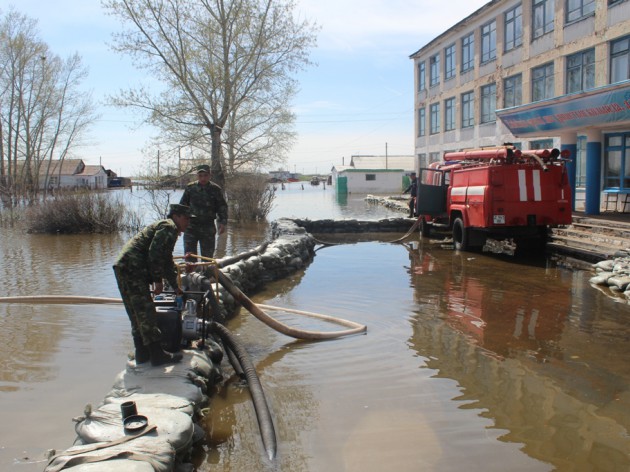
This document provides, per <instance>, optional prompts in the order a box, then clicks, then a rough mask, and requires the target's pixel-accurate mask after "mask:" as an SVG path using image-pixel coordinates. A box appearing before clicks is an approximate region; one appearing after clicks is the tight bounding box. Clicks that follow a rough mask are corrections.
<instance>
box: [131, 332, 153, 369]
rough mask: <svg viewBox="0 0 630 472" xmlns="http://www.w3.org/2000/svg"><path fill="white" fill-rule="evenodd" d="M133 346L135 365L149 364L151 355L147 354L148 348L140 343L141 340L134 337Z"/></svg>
mask: <svg viewBox="0 0 630 472" xmlns="http://www.w3.org/2000/svg"><path fill="white" fill-rule="evenodd" d="M133 345H134V346H135V347H136V355H135V358H136V365H138V364H144V363H145V362H149V361H150V360H151V353H150V352H149V348H148V347H147V346H145V345H144V343H143V342H142V338H140V337H134V338H133Z"/></svg>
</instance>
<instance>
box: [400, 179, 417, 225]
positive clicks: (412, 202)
mask: <svg viewBox="0 0 630 472" xmlns="http://www.w3.org/2000/svg"><path fill="white" fill-rule="evenodd" d="M409 178H410V179H411V183H410V184H409V187H407V188H406V189H405V191H404V192H403V193H407V192H409V195H410V197H411V198H410V199H409V218H413V217H414V216H416V197H417V196H418V179H417V178H416V173H415V172H412V173H411V175H410V176H409Z"/></svg>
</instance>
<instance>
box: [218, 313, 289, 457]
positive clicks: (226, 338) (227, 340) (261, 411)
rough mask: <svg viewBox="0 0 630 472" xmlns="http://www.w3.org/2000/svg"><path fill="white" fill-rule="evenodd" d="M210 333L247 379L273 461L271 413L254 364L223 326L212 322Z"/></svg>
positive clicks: (261, 433)
mask: <svg viewBox="0 0 630 472" xmlns="http://www.w3.org/2000/svg"><path fill="white" fill-rule="evenodd" d="M210 332H212V333H215V334H217V335H218V336H219V338H221V341H223V344H224V346H225V347H226V349H228V350H229V351H231V352H232V353H233V354H234V355H235V357H236V358H237V359H238V362H239V364H240V367H241V370H242V371H243V373H244V375H245V378H246V379H247V385H249V391H250V393H251V396H252V402H253V403H254V409H255V410H256V417H257V418H258V426H259V428H260V435H261V437H262V441H263V446H264V447H265V451H266V452H267V457H269V460H274V458H275V457H276V450H277V443H276V431H275V429H274V427H273V420H272V419H271V413H270V412H269V405H268V404H267V399H266V398H265V392H264V391H263V388H262V385H261V384H260V379H259V378H258V375H257V374H256V369H255V367H254V364H253V363H252V361H251V359H250V358H249V355H248V354H247V351H246V350H245V349H244V348H243V347H242V346H241V345H240V343H239V342H238V340H237V339H236V337H235V336H233V335H232V333H230V331H229V330H228V329H227V328H226V327H225V326H223V325H220V324H219V323H216V322H214V321H213V322H212V323H210ZM235 369H236V367H235Z"/></svg>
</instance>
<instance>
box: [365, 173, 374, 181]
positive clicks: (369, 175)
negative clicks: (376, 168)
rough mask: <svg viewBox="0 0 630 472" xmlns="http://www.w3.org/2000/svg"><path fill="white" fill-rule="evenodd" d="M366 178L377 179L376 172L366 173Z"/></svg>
mask: <svg viewBox="0 0 630 472" xmlns="http://www.w3.org/2000/svg"><path fill="white" fill-rule="evenodd" d="M365 180H376V174H365Z"/></svg>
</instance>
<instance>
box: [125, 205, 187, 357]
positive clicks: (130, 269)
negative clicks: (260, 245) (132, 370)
mask: <svg viewBox="0 0 630 472" xmlns="http://www.w3.org/2000/svg"><path fill="white" fill-rule="evenodd" d="M190 218H191V214H190V208H189V207H187V206H185V205H177V204H175V205H171V206H170V207H169V213H168V216H167V219H165V220H160V221H156V222H155V223H152V224H150V225H148V226H146V227H145V228H144V229H143V230H142V231H140V232H139V233H138V234H136V235H135V236H134V237H133V238H131V239H130V240H129V241H127V243H126V244H125V246H124V247H123V248H122V250H121V251H120V254H119V255H118V258H117V260H116V263H115V264H114V274H115V276H116V282H118V289H119V290H120V295H121V296H122V300H123V303H124V305H125V310H126V311H127V315H128V316H129V321H131V335H132V336H133V343H134V345H135V351H136V352H135V355H136V364H143V363H145V362H148V361H151V365H154V366H159V365H163V364H173V363H176V362H179V361H181V359H182V354H181V353H175V354H171V353H170V352H167V351H164V350H163V349H162V346H161V344H160V341H161V339H162V333H161V332H160V329H159V328H158V325H157V319H156V316H157V315H156V312H155V305H154V303H153V297H152V296H151V291H150V286H152V287H153V294H154V295H159V294H160V293H161V292H162V291H163V289H164V286H163V280H167V281H168V283H169V284H170V285H171V287H173V288H174V289H175V291H176V293H177V295H181V294H182V290H181V289H180V288H179V286H178V284H177V268H176V267H175V263H174V262H173V249H174V248H175V243H176V241H177V238H178V236H179V235H180V234H181V233H183V232H184V231H185V230H186V228H187V227H188V225H189V224H190Z"/></svg>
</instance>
